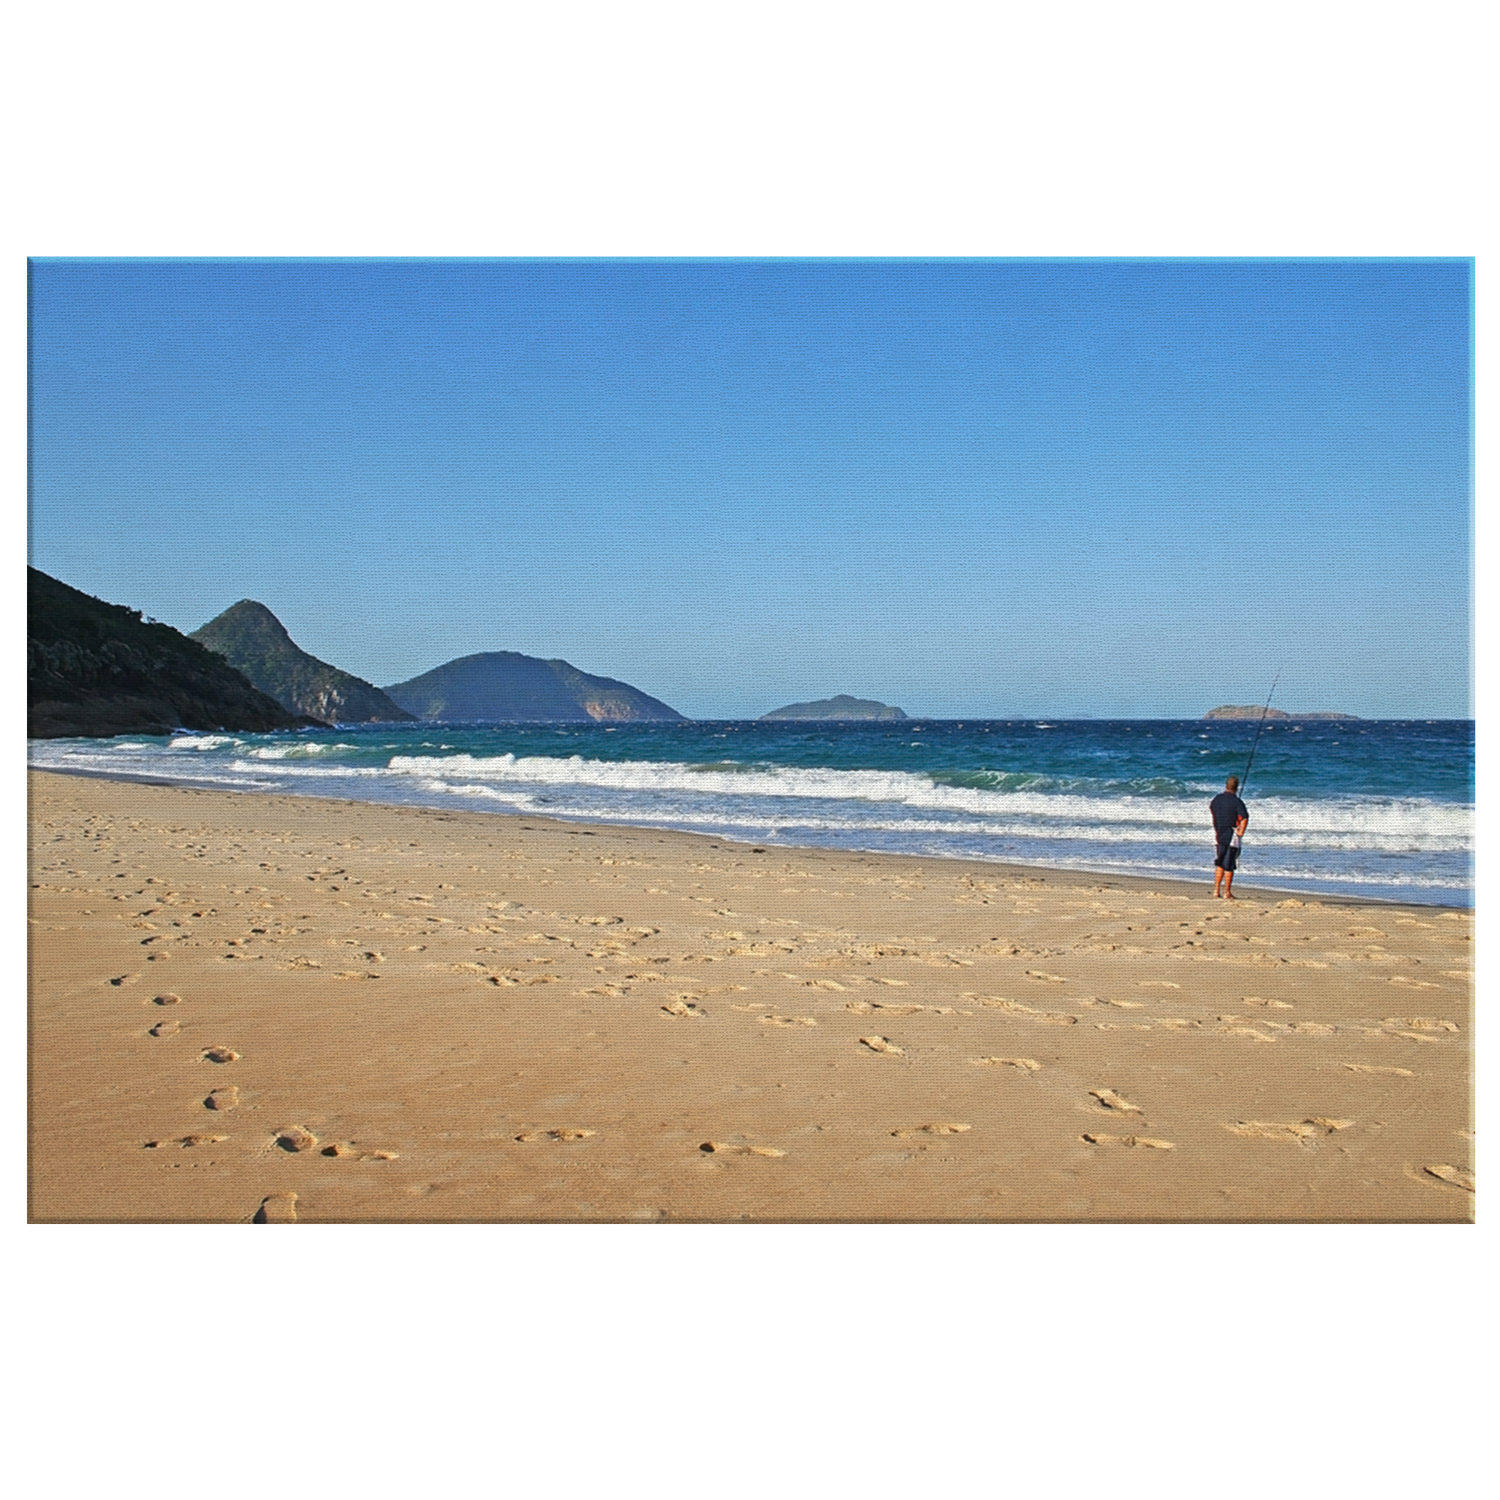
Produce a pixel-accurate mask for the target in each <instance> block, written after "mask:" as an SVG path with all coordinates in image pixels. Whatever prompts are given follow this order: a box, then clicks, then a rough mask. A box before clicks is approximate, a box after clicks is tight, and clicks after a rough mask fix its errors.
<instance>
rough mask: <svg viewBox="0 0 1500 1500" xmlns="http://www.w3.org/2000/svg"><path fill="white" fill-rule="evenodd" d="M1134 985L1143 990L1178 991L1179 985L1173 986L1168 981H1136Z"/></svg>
mask: <svg viewBox="0 0 1500 1500" xmlns="http://www.w3.org/2000/svg"><path fill="white" fill-rule="evenodd" d="M1136 983H1137V984H1138V985H1139V986H1140V987H1141V988H1142V989H1143V990H1144V989H1159V990H1180V989H1181V988H1182V986H1181V985H1180V984H1173V983H1172V981H1171V980H1170V979H1138V980H1137V981H1136Z"/></svg>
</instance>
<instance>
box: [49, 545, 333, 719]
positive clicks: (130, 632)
mask: <svg viewBox="0 0 1500 1500" xmlns="http://www.w3.org/2000/svg"><path fill="white" fill-rule="evenodd" d="M26 596H27V600H26V602H27V614H26V701H27V710H28V712H27V729H26V732H27V734H28V735H29V736H30V737H31V738H32V739H62V738H65V737H68V736H72V735H89V736H100V737H102V736H107V735H114V734H170V733H171V732H172V730H174V729H178V728H182V729H230V730H249V731H251V732H252V733H262V732H264V731H266V730H271V729H296V728H300V727H302V726H305V725H307V724H311V723H316V722H317V721H316V720H314V719H308V718H303V717H299V716H298V715H296V714H292V713H288V712H287V710H286V709H285V708H283V707H282V706H281V704H279V703H278V702H277V701H276V700H275V699H274V698H270V697H268V696H267V695H266V694H264V693H262V692H259V691H258V690H257V689H256V688H255V687H253V686H252V685H251V684H250V683H249V682H247V681H246V680H245V678H244V677H242V676H241V675H240V674H239V673H238V672H236V671H235V670H234V668H233V667H231V666H230V665H229V664H228V663H227V662H225V661H224V660H223V658H222V657H219V656H216V655H214V653H213V652H212V651H210V650H208V649H207V648H206V647H205V646H201V645H199V644H198V642H197V641H192V640H189V639H188V638H187V637H186V636H185V635H183V634H182V633H181V632H180V631H177V630H174V629H173V628H172V627H171V626H170V625H160V624H157V623H155V622H153V621H149V620H143V619H142V618H141V612H140V610H138V609H127V608H126V607H125V606H124V605H120V604H108V603H106V602H105V601H104V600H102V599H96V598H94V597H93V596H92V595H91V594H85V593H82V592H81V591H80V590H78V589H75V588H70V587H69V586H68V585H67V584H65V583H62V582H60V581H59V580H58V579H56V578H52V577H50V576H49V575H48V574H46V573H43V572H40V571H39V570H38V569H36V568H27V570H26Z"/></svg>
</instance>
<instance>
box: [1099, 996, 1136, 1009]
mask: <svg viewBox="0 0 1500 1500" xmlns="http://www.w3.org/2000/svg"><path fill="white" fill-rule="evenodd" d="M1089 1003H1090V1002H1088V1001H1085V1002H1084V1004H1086V1005H1087V1004H1089ZM1098 1004H1100V1005H1113V1006H1114V1007H1115V1009H1116V1010H1145V1008H1146V1004H1145V1002H1144V1001H1143V1000H1107V999H1105V998H1104V996H1103V995H1101V996H1100V997H1099V999H1098Z"/></svg>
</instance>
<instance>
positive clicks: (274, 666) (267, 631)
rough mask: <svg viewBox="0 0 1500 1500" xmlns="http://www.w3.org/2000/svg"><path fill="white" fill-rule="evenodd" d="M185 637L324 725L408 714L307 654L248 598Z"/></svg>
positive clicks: (287, 706) (400, 717) (375, 689)
mask: <svg viewBox="0 0 1500 1500" xmlns="http://www.w3.org/2000/svg"><path fill="white" fill-rule="evenodd" d="M191 638H192V639H193V640H195V641H198V642H199V643H200V644H202V645H204V646H207V647H208V649H209V650H210V651H217V652H218V653H219V655H220V656H222V657H223V658H224V660H225V661H227V662H228V663H229V665H230V666H232V667H234V668H235V669H236V670H237V671H239V672H243V673H244V675H245V676H246V677H248V678H249V679H250V681H251V682H252V683H254V685H255V686H256V687H258V688H259V689H260V690H261V692H263V693H269V694H270V695H271V697H273V698H274V699H275V700H276V701H277V702H278V703H279V704H281V706H282V707H283V708H285V709H287V710H288V711H289V712H291V713H296V714H311V715H312V716H313V717H314V718H316V719H322V720H324V721H325V722H327V723H330V724H335V723H337V724H368V723H383V722H390V721H397V720H409V719H411V718H413V717H414V715H412V714H409V713H407V712H406V710H405V709H403V708H400V707H399V706H398V705H396V704H395V703H393V702H392V701H391V700H390V699H389V698H388V697H387V696H386V695H385V694H384V693H382V692H381V691H380V689H379V688H378V687H376V686H375V685H374V684H373V683H369V682H366V681H365V680H364V678H363V677H356V676H354V675H353V673H350V672H343V671H340V670H339V668H338V667H334V666H330V665H329V664H328V663H327V662H326V661H319V660H318V658H317V657H316V656H311V655H309V654H308V653H307V652H306V651H304V650H303V649H302V648H301V647H300V646H299V645H297V643H296V642H295V641H294V640H293V639H292V638H291V636H290V635H288V634H287V631H286V627H285V626H284V625H283V624H282V623H281V621H280V620H278V619H277V618H276V616H275V615H274V614H272V613H271V611H270V610H269V609H267V608H266V606H265V605H264V604H259V603H257V602H256V601H255V600H254V599H241V600H240V602H239V603H238V604H231V605H230V606H229V608H228V609H226V610H225V611H224V613H223V614H221V615H217V616H216V617H215V618H214V619H212V620H210V621H209V622H208V624H207V625H204V626H201V627H200V628H199V629H197V630H194V631H192V632H191Z"/></svg>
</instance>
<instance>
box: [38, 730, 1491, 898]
mask: <svg viewBox="0 0 1500 1500" xmlns="http://www.w3.org/2000/svg"><path fill="white" fill-rule="evenodd" d="M1254 735H1255V725H1254V723H1242V722H1232V723H1231V722H1205V721H1203V720H1183V721H1175V720H1132V721H1128V722H1122V721H1105V720H1092V719H1091V720H1056V721H1051V720H1018V721H1006V722H1000V721H984V722H980V721H966V722H955V721H950V720H909V721H904V722H902V721H898V722H896V723H878V724H869V725H864V724H804V725H798V724H794V723H791V724H789V723H786V722H778V723H763V722H760V721H750V722H729V723H714V722H695V723H688V724H661V725H656V724H649V725H648V724H628V725H627V724H622V725H604V724H581V725H575V724H517V725H462V724H418V725H389V724H379V725H358V726H347V727H343V728H338V729H333V730H315V731H304V732H302V733H299V734H290V735H289V734H276V735H269V734H268V735H254V734H197V733H183V734H179V735H175V736H171V737H163V738H150V737H130V736H121V737H118V738H115V739H112V740H51V741H41V740H34V741H32V742H31V743H30V747H29V749H30V762H31V764H32V765H33V766H37V767H40V768H46V769H57V770H87V771H96V772H102V773H105V774H112V775H124V776H149V777H153V778H159V779H162V780H168V781H175V782H183V783H189V784H192V785H198V786H222V787H226V788H233V789H235V790H240V791H264V792H295V793H303V794H310V795H314V796H329V797H349V798H355V799H357V800H360V801H367V802H397V803H407V804H420V805H424V806H439V807H462V808H468V809H477V810H480V811H485V810H488V811H495V812H517V813H531V814H535V815H536V816H539V817H549V818H561V819H578V820H587V821H590V822H599V823H627V824H633V825H638V826H645V827H656V828H680V829H688V830H691V831H694V832H699V833H707V834H714V835H718V836H721V837H724V838H728V839H735V840H743V841H750V842H754V843H756V844H763V845H778V844H779V845H810V846H826V847H837V848H843V849H865V850H884V851H891V852H898V853H903V854H926V855H938V856H946V857H951V858H966V859H988V860H1005V861H1013V862H1019V863H1025V864H1036V865H1050V866H1054V867H1059V868H1066V869H1080V870H1095V871H1099V872H1102V873H1106V874H1129V875H1156V876H1170V877H1178V878H1182V877H1186V878H1198V879H1207V878H1211V867H1212V863H1213V849H1212V833H1211V831H1210V825H1209V821H1208V807H1207V803H1208V799H1209V798H1210V797H1212V796H1213V795H1214V794H1215V793H1216V792H1218V791H1219V790H1221V789H1222V787H1223V784H1224V778H1225V777H1226V776H1228V775H1231V774H1236V775H1238V774H1243V772H1244V770H1245V764H1246V758H1247V756H1248V754H1249V751H1250V746H1251V741H1252V740H1253V738H1254ZM1473 783H1474V727H1473V724H1472V722H1470V721H1468V720H1437V721H1432V722H1416V721H1404V720H1403V721H1388V720H1361V721H1352V722H1321V723H1320V722H1316V721H1314V722H1307V723H1303V724H1288V723H1284V722H1276V721H1271V722H1268V723H1267V724H1266V727H1265V732H1264V734H1263V735H1262V737H1261V740H1260V744H1259V748H1258V749H1257V750H1256V753H1255V761H1254V765H1253V767H1252V769H1251V772H1250V777H1249V780H1248V783H1247V786H1246V788H1245V800H1246V801H1247V803H1248V804H1249V806H1250V814H1251V823H1250V830H1249V833H1248V835H1247V836H1246V839H1245V848H1244V853H1243V856H1242V862H1241V876H1240V880H1241V884H1242V886H1243V887H1246V888H1253V887H1255V886H1257V885H1260V886H1265V887H1273V888H1276V889H1281V890H1289V891H1306V892H1313V893H1329V894H1343V895H1356V896H1367V897H1373V898H1380V899H1386V900H1403V901H1426V902H1438V903H1450V904H1469V903H1470V901H1471V893H1472V851H1473Z"/></svg>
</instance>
